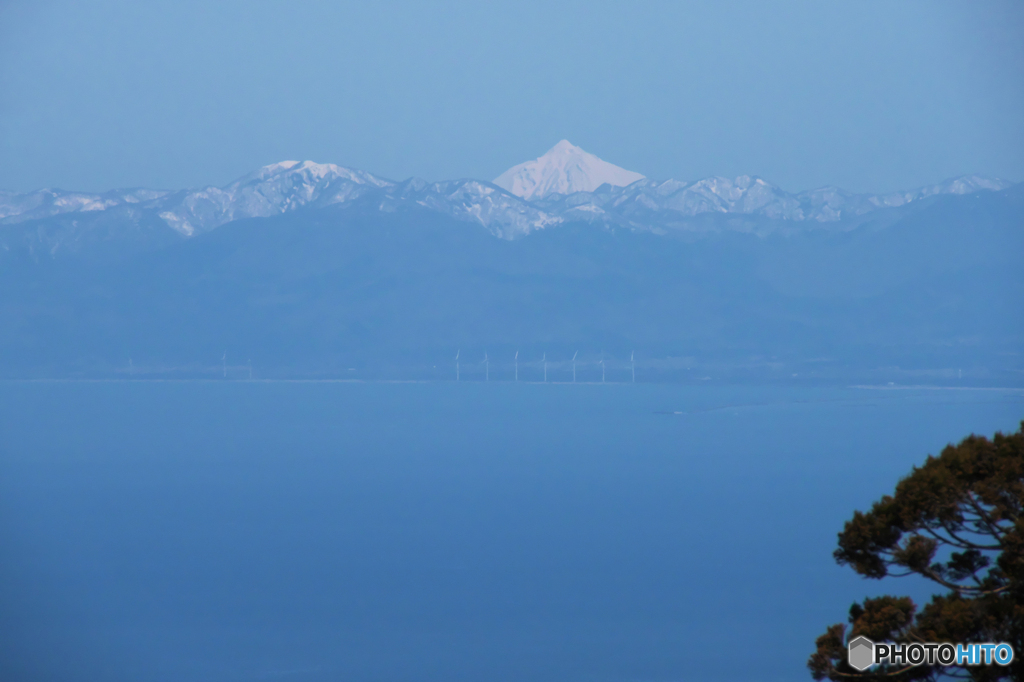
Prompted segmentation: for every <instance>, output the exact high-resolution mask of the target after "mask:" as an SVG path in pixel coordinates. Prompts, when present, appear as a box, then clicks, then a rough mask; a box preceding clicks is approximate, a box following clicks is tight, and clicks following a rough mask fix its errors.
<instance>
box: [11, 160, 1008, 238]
mask: <svg viewBox="0 0 1024 682" xmlns="http://www.w3.org/2000/svg"><path fill="white" fill-rule="evenodd" d="M1010 184H1011V183H1008V182H1005V181H1003V180H998V179H991V178H984V177H980V176H964V177H960V178H954V179H951V180H947V181H945V182H942V183H939V184H937V185H930V186H927V187H921V188H918V189H915V190H910V191H905V192H893V193H889V194H882V195H870V194H854V193H850V192H846V191H844V190H842V189H839V188H837V187H823V188H819V189H815V190H810V191H806V192H800V193H797V194H792V193H788V192H785V191H783V190H781V189H780V188H778V187H776V186H775V185H772V184H771V183H769V182H766V181H765V180H763V179H761V178H757V177H751V176H746V175H743V176H740V177H738V178H732V179H730V178H722V177H711V178H704V179H702V180H697V181H695V182H680V181H677V180H666V181H663V182H659V181H655V180H649V179H647V178H644V177H643V176H642V175H640V174H639V173H633V172H632V171H627V170H624V169H622V168H619V167H618V166H614V165H612V164H609V163H606V162H604V161H601V160H600V159H598V158H597V157H595V156H593V155H591V154H588V153H587V152H585V151H583V150H582V149H580V148H578V147H575V146H573V145H571V144H570V143H569V142H567V141H565V140H563V141H562V142H559V143H558V144H557V145H555V147H553V148H552V149H551V150H550V151H549V152H548V153H547V154H545V155H544V156H542V157H540V158H539V159H537V160H536V161H531V162H527V163H525V164H520V165H518V166H515V167H513V168H511V169H509V171H507V172H506V173H504V174H502V176H500V177H499V178H498V179H497V180H496V181H495V183H493V184H492V183H489V182H484V181H480V180H472V179H464V180H450V181H445V182H436V183H428V182H426V181H424V180H419V179H415V178H414V179H411V180H407V181H405V182H394V181H391V180H386V179H384V178H380V177H378V176H375V175H373V174H371V173H367V172H364V171H359V170H354V169H351V168H345V167H343V166H337V165H334V164H321V163H314V162H312V161H302V162H299V161H282V162H280V163H274V164H271V165H268V166H264V167H263V168H260V169H258V170H256V171H255V172H253V173H250V174H248V175H245V176H243V177H241V178H239V179H238V180H235V181H234V182H232V183H230V184H228V185H226V186H224V187H206V188H202V189H195V190H180V191H164V190H149V189H129V190H113V191H110V192H105V193H102V194H93V193H83V192H65V191H62V190H57V189H43V190H39V191H36V192H30V193H27V194H14V193H11V192H0V228H2V226H3V225H4V224H12V223H19V222H24V221H27V220H34V219H44V218H49V217H53V216H61V215H67V216H69V217H71V218H74V217H75V216H81V217H83V218H84V217H86V216H97V215H99V214H102V215H104V216H106V217H108V218H110V219H111V220H114V221H122V222H124V223H126V224H129V223H130V224H139V223H140V221H143V220H151V221H157V224H159V223H160V222H162V223H163V224H166V225H168V226H169V227H171V228H172V229H174V230H175V231H176V232H177V233H178V234H180V235H182V236H184V237H191V236H194V235H197V234H201V233H203V232H208V231H209V230H212V229H215V228H217V227H219V226H221V225H223V224H225V223H228V222H231V221H234V220H240V219H244V218H258V217H269V216H274V215H279V214H283V213H288V212H291V211H295V210H299V209H303V208H321V207H327V206H332V205H345V206H354V205H359V206H363V207H365V208H367V209H369V210H379V211H385V212H392V211H398V210H403V209H411V208H415V209H420V210H422V209H426V210H429V211H435V212H438V213H442V214H445V215H449V216H452V217H454V218H456V219H459V220H464V221H467V222H472V223H477V224H479V225H481V226H483V227H485V228H486V229H487V230H488V231H490V232H491V233H492V234H494V235H495V236H497V237H501V238H504V239H514V238H516V237H519V236H523V235H526V234H529V233H530V232H533V231H535V230H539V229H544V228H547V227H550V226H552V225H557V224H560V223H565V222H588V223H599V224H612V225H623V226H627V227H630V228H632V229H648V230H654V231H660V230H664V229H672V228H676V227H679V226H681V225H685V224H686V221H687V220H688V219H693V218H695V217H697V216H701V215H704V214H735V215H738V216H761V217H764V218H770V219H775V220H780V221H791V222H807V221H810V224H811V225H813V224H815V223H827V222H833V221H838V220H842V219H844V218H847V217H851V216H858V215H863V214H865V213H868V212H871V211H875V210H879V209H883V208H894V207H899V206H903V205H906V204H908V203H911V202H915V201H920V200H922V199H926V198H928V197H933V196H937V195H942V194H970V193H973V192H979V191H986V190H1001V189H1005V188H1007V187H1009V186H1010Z"/></svg>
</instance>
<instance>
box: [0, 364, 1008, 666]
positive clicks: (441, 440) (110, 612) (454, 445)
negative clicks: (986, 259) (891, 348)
mask: <svg viewBox="0 0 1024 682" xmlns="http://www.w3.org/2000/svg"><path fill="white" fill-rule="evenodd" d="M675 412H680V413H681V414H666V413H675ZM1021 417H1024V391H1019V390H1018V391H924V390H864V389H753V388H717V389H716V388H692V387H691V388H686V387H678V386H647V385H513V384H494V383H492V384H486V385H485V384H480V383H477V384H470V383H463V384H285V383H241V382H239V383H233V382H226V383H179V384H174V383H163V384H161V383H96V384H87V383H77V384H76V383H51V384H46V383H6V384H0V552H2V553H0V678H2V679H4V680H61V681H68V682H77V681H79V680H81V681H83V682H84V681H85V680H89V681H90V682H101V681H105V680H118V681H120V680H133V681H142V682H148V681H156V680H160V681H163V680H210V681H221V680H224V681H227V680H286V681H288V682H291V681H295V682H306V681H314V680H316V681H320V680H375V681H376V680H429V681H435V680H436V681H438V682H440V681H442V680H444V681H458V680H474V681H475V680H479V681H504V680H510V681H511V680H539V681H547V680H551V681H554V680H559V681H565V680H594V681H601V680H634V681H636V680H645V681H646V680H652V681H653V680H658V681H669V680H702V681H706V680H775V679H778V680H808V679H810V678H809V676H808V674H807V671H806V668H805V667H804V664H805V661H806V659H807V656H808V655H809V653H810V652H811V650H812V649H813V645H814V638H815V637H816V636H817V635H818V634H820V633H821V632H822V631H823V630H824V628H825V627H826V626H827V625H829V624H831V623H834V622H837V621H840V620H844V619H845V615H846V610H847V609H848V608H849V605H850V603H851V602H852V601H854V600H855V599H856V600H860V599H862V598H863V597H864V596H865V595H869V594H877V593H880V592H896V593H906V592H908V591H910V592H912V593H915V594H919V595H926V594H927V593H928V592H927V591H922V590H921V588H919V587H915V586H913V585H911V584H907V583H904V582H902V581H890V583H889V584H879V583H877V582H869V581H863V580H861V579H859V578H857V577H856V576H855V575H854V574H853V572H852V571H850V570H849V569H847V568H840V567H837V566H836V565H835V564H834V563H833V561H832V558H831V552H832V550H833V549H834V547H835V537H836V533H837V532H838V531H839V530H840V529H841V527H842V524H843V522H844V521H845V520H846V518H848V517H849V515H850V513H851V512H852V510H853V509H855V508H864V507H866V506H868V505H869V504H870V503H871V502H872V501H873V500H875V499H876V498H877V497H879V496H880V495H881V494H883V493H885V492H889V491H890V490H891V489H892V487H893V485H894V484H895V481H896V480H897V479H898V478H899V476H901V475H903V474H905V473H906V472H907V471H908V470H909V468H910V466H911V465H912V464H914V463H917V462H920V461H921V460H922V459H923V458H924V456H925V455H926V454H927V453H929V452H931V453H936V452H937V451H938V450H939V449H941V447H942V446H943V445H945V444H946V443H948V442H950V441H958V440H959V439H960V438H962V437H963V436H965V435H967V434H968V433H970V432H972V431H973V432H977V433H982V434H987V435H991V433H992V432H993V431H995V430H1000V429H1001V430H1004V431H1012V430H1016V428H1017V424H1018V422H1019V420H1020V419H1021ZM915 590H916V592H915Z"/></svg>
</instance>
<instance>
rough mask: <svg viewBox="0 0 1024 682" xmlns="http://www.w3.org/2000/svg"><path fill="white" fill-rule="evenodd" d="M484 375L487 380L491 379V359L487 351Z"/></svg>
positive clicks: (485, 353)
mask: <svg viewBox="0 0 1024 682" xmlns="http://www.w3.org/2000/svg"><path fill="white" fill-rule="evenodd" d="M484 376H485V377H486V381H490V380H491V361H490V360H488V359H487V352H486V351H485V352H484Z"/></svg>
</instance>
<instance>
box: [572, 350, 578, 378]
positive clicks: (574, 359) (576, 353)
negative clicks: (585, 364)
mask: <svg viewBox="0 0 1024 682" xmlns="http://www.w3.org/2000/svg"><path fill="white" fill-rule="evenodd" d="M579 354H580V352H579V351H576V352H575V353H573V354H572V383H574V384H575V383H576V356H577V355H579Z"/></svg>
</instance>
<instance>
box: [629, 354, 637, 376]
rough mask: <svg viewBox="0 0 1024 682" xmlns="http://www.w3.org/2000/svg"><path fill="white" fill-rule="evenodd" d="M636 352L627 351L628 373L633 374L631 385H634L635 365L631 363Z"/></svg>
mask: <svg viewBox="0 0 1024 682" xmlns="http://www.w3.org/2000/svg"><path fill="white" fill-rule="evenodd" d="M635 353H636V351H629V371H630V372H632V373H633V383H634V384H635V383H636V363H635V362H633V355H634V354H635Z"/></svg>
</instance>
